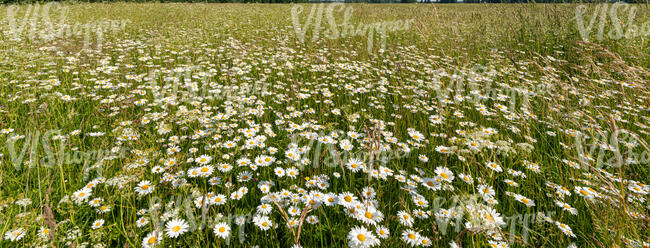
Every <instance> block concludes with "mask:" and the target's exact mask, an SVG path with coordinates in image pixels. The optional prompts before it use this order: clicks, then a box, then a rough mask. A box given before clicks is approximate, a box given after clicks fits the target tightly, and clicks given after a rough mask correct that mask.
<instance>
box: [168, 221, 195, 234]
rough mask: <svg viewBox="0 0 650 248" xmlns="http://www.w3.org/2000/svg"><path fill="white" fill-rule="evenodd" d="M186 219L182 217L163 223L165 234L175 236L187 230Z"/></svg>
mask: <svg viewBox="0 0 650 248" xmlns="http://www.w3.org/2000/svg"><path fill="white" fill-rule="evenodd" d="M189 227H190V226H189V225H188V224H187V221H185V220H183V219H173V220H171V221H169V222H167V224H165V228H166V230H167V231H166V232H167V233H166V234H167V236H168V237H170V238H176V237H178V236H180V235H182V234H183V233H185V232H187V231H188V230H189Z"/></svg>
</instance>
